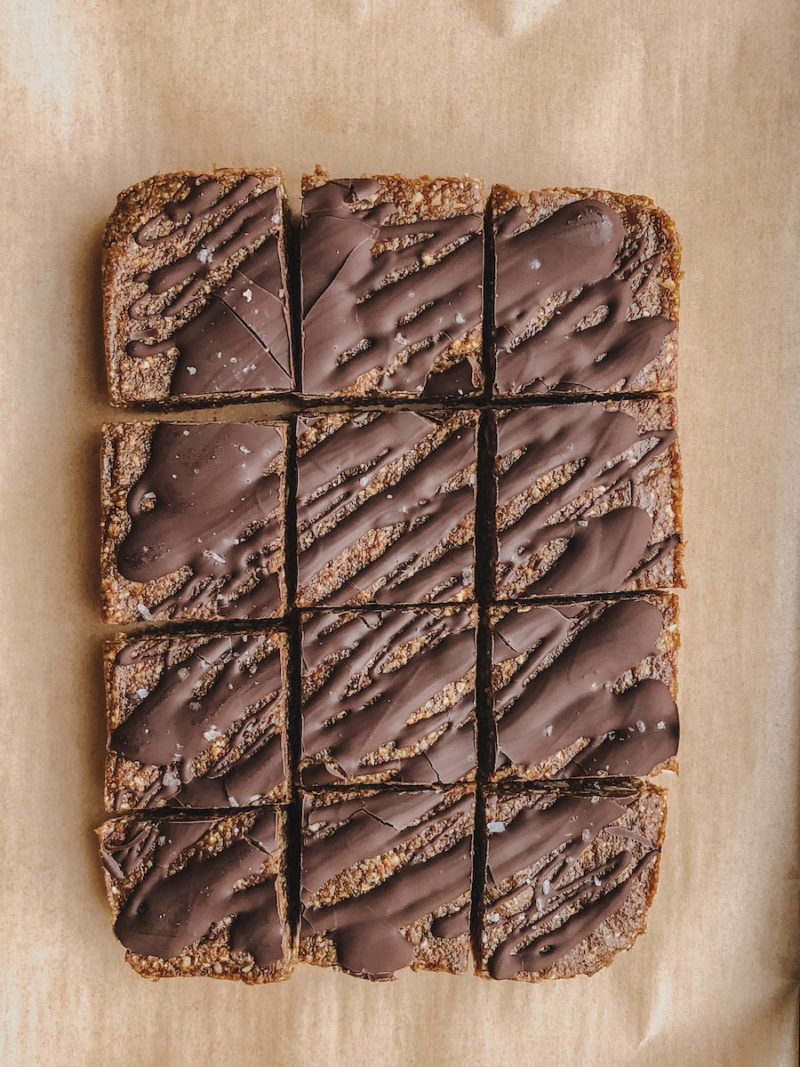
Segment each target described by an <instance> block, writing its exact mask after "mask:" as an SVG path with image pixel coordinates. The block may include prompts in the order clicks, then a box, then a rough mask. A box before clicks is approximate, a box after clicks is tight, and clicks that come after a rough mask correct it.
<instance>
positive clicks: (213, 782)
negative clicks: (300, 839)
mask: <svg viewBox="0 0 800 1067" xmlns="http://www.w3.org/2000/svg"><path fill="white" fill-rule="evenodd" d="M284 647H285V638H284V637H283V635H281V634H238V635H224V636H223V635H220V636H216V637H215V636H209V637H190V638H182V637H176V638H158V639H149V638H148V639H144V640H141V641H133V642H130V643H128V644H123V645H121V647H120V646H119V645H118V644H117V645H112V646H110V647H109V648H108V650H107V660H106V682H107V689H108V697H109V709H110V715H109V738H108V757H107V767H106V807H107V808H108V810H110V811H123V810H126V809H131V808H152V807H158V806H160V805H164V804H172V805H177V806H179V807H184V808H213V807H217V808H224V807H228V806H233V807H236V806H239V805H243V804H260V803H263V802H265V801H267V800H283V799H286V797H287V789H288V767H287V761H286V722H285V717H286V699H285V692H284V670H283V662H282V659H283V655H284Z"/></svg>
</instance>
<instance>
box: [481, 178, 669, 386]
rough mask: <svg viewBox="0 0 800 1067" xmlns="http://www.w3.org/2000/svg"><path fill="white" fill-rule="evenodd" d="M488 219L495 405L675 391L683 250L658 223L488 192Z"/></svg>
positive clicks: (613, 210)
mask: <svg viewBox="0 0 800 1067" xmlns="http://www.w3.org/2000/svg"><path fill="white" fill-rule="evenodd" d="M492 213H493V217H494V248H495V292H494V308H495V321H494V340H495V352H494V355H495V360H496V365H497V367H496V377H495V391H496V392H497V393H498V394H503V395H508V394H511V393H548V392H552V393H569V392H584V393H607V392H619V391H622V390H624V391H627V392H667V391H669V390H672V389H674V388H675V386H676V384H677V329H676V327H677V320H678V283H679V281H680V277H681V274H680V251H681V245H680V238H679V237H678V234H677V232H676V230H675V225H674V223H673V222H672V220H671V219H670V218H669V216H668V215H667V214H666V213H665V212H664V211H662V210H661V209H660V208H658V207H657V206H656V205H655V204H654V203H653V202H652V200H648V199H647V198H646V197H642V196H624V195H621V194H618V193H609V192H606V191H604V190H598V189H545V190H542V191H539V192H532V193H520V192H516V191H515V190H513V189H509V188H507V187H506V186H495V187H494V189H493V191H492Z"/></svg>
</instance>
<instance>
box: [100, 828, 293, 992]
mask: <svg viewBox="0 0 800 1067" xmlns="http://www.w3.org/2000/svg"><path fill="white" fill-rule="evenodd" d="M98 834H99V837H100V855H101V858H102V861H103V865H104V867H105V877H106V888H107V891H108V899H109V903H110V904H111V912H112V916H113V921H114V932H115V934H116V935H117V937H118V938H119V940H120V941H121V942H122V944H123V945H124V946H125V948H126V949H127V950H128V951H127V953H126V959H127V960H128V963H130V965H131V966H132V967H133V968H134V970H136V971H138V972H139V974H141V975H144V977H146V978H153V979H158V978H174V977H189V976H193V975H205V976H208V977H214V978H238V979H241V980H242V981H244V982H253V983H255V982H274V981H279V980H281V979H283V978H288V977H289V975H290V974H291V968H292V963H293V944H292V940H291V936H290V933H289V928H288V925H287V922H286V896H285V871H284V834H285V818H284V815H283V814H282V813H281V811H280V810H279V809H264V810H263V811H259V812H253V811H251V812H241V813H237V814H235V815H232V816H230V817H227V818H223V819H220V818H219V817H216V818H211V819H187V820H179V819H170V818H163V819H155V818H147V819H117V820H114V821H111V822H107V823H106V824H105V825H104V826H102V827H101V828H100V830H99V831H98Z"/></svg>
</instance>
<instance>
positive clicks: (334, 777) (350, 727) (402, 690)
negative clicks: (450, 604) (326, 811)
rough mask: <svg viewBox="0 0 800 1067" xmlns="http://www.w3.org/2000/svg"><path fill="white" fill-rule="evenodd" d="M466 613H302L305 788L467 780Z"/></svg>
mask: <svg viewBox="0 0 800 1067" xmlns="http://www.w3.org/2000/svg"><path fill="white" fill-rule="evenodd" d="M476 625H477V612H476V609H475V608H474V607H472V608H431V609H427V608H421V609H415V610H408V609H407V610H397V609H393V608H392V609H383V610H380V611H366V610H362V611H357V612H355V611H348V612H339V613H336V614H333V613H329V612H322V613H314V614H311V613H304V615H303V617H302V623H301V629H302V646H301V652H302V670H303V698H302V712H301V714H302V751H301V760H300V768H301V776H302V781H303V783H304V784H305V785H326V784H331V783H337V782H338V783H344V784H353V783H359V782H381V781H393V782H404V783H409V784H415V785H450V784H452V783H454V782H458V781H459V780H460V779H465V778H468V777H470V778H471V777H474V775H475V765H476V751H475V654H476V653H475V632H476Z"/></svg>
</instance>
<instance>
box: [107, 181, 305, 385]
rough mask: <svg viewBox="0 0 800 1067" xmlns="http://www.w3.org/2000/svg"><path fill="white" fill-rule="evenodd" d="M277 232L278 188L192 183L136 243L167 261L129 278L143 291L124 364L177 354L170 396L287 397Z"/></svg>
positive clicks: (133, 310) (132, 310) (133, 312)
mask: <svg viewBox="0 0 800 1067" xmlns="http://www.w3.org/2000/svg"><path fill="white" fill-rule="evenodd" d="M184 188H186V187H184ZM183 191H184V190H181V192H183ZM280 233H281V203H280V197H279V192H278V189H277V188H274V187H273V188H268V189H266V190H263V189H262V184H261V182H260V180H259V178H258V177H257V176H256V175H248V176H246V177H244V178H243V179H242V180H241V181H239V182H238V183H237V184H236V185H235V186H234V187H233V188H231V189H229V190H228V191H227V192H225V191H224V188H223V186H222V185H221V184H220V182H219V181H217V180H215V179H213V178H208V179H195V181H194V184H193V185H192V184H189V185H188V192H187V193H186V195H185V196H181V197H179V198H176V199H174V200H172V201H170V202H168V203H167V204H165V205H164V208H163V209H162V211H161V212H160V213H159V214H158V215H157V216H155V217H154V218H151V219H148V220H147V221H146V222H145V223H144V224H143V225H142V226H141V227H140V228H139V229H138V230H137V231H136V233H135V235H134V239H135V241H136V243H137V244H138V245H139V246H141V247H142V248H144V249H148V250H149V249H154V250H156V251H157V256H158V260H159V261H163V260H164V258H165V257H166V260H167V261H166V262H162V265H161V266H157V267H154V268H153V269H152V270H147V269H145V270H139V271H138V272H137V273H136V274H135V275H134V276H133V279H132V280H133V282H134V283H137V284H144V285H145V286H146V288H145V291H144V292H143V293H142V295H140V296H138V297H137V298H136V299H135V300H134V301H133V302H132V304H131V305H130V307H129V308H128V309H127V314H128V317H129V319H130V321H131V327H130V330H129V334H130V340H129V341H128V343H127V346H126V352H127V354H128V356H129V357H131V358H132V359H134V360H147V359H151V358H152V357H154V356H157V355H163V354H166V353H177V358H176V363H175V367H174V371H173V374H172V382H171V387H170V389H171V394H172V395H173V396H181V395H185V396H199V395H204V394H213V393H228V392H240V391H248V392H250V391H254V390H261V389H266V390H270V391H275V390H278V391H285V390H288V389H291V388H292V371H291V360H290V351H289V322H288V299H287V290H286V276H285V270H284V266H283V263H282V260H281V250H280V244H279V241H280ZM187 246H188V248H189V251H188V252H187V251H185V249H186V248H187ZM179 249H181V250H183V254H181V253H180V252H179V251H178V250H179Z"/></svg>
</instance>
